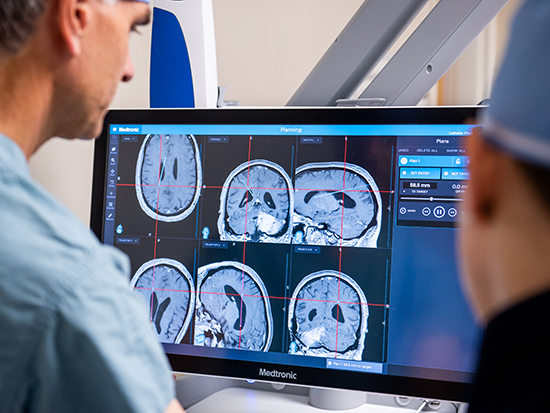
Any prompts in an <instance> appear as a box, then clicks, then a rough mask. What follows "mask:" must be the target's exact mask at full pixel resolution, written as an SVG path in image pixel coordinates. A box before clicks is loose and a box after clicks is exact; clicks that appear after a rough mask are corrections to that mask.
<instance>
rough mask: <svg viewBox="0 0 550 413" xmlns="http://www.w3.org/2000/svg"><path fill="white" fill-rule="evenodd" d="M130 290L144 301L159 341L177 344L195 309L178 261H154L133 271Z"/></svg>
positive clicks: (190, 287)
mask: <svg viewBox="0 0 550 413" xmlns="http://www.w3.org/2000/svg"><path fill="white" fill-rule="evenodd" d="M131 286H132V287H133V288H134V289H135V290H136V291H138V292H139V293H140V294H141V295H143V297H144V298H145V300H146V302H147V305H148V306H149V308H150V311H151V314H150V317H151V323H152V326H153V330H154V331H155V333H156V334H157V337H158V339H159V341H161V342H163V343H180V342H181V340H182V339H183V336H184V335H185V333H186V331H187V328H188V327H189V323H190V321H191V317H192V315H193V309H194V306H195V291H194V288H193V281H192V278H191V274H189V271H187V268H185V267H184V266H183V265H182V264H181V263H179V262H178V261H175V260H172V259H167V258H157V259H156V260H151V261H148V262H146V263H145V264H143V265H142V266H141V267H139V269H138V270H137V271H136V273H135V275H134V277H133V278H132V281H131Z"/></svg>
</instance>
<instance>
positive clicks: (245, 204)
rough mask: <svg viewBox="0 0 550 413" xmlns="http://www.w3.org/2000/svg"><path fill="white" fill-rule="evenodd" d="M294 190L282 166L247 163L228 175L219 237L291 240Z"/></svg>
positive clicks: (268, 163) (224, 186) (277, 241)
mask: <svg viewBox="0 0 550 413" xmlns="http://www.w3.org/2000/svg"><path fill="white" fill-rule="evenodd" d="M293 206H294V192H293V191H292V183H291V181H290V177H289V176H288V174H287V173H286V172H285V170H284V169H283V168H281V167H280V166H279V165H277V164H275V163H273V162H270V161H266V160H254V161H250V162H245V163H243V164H241V165H239V166H238V167H237V168H235V169H234V170H233V171H232V172H231V174H230V175H229V176H228V177H227V180H226V181H225V183H224V185H223V189H222V192H221V195H220V211H219V216H218V233H219V234H220V239H222V240H229V241H252V242H273V243H290V236H291V231H292V228H291V217H292V210H293Z"/></svg>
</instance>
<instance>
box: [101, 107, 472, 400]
mask: <svg viewBox="0 0 550 413" xmlns="http://www.w3.org/2000/svg"><path fill="white" fill-rule="evenodd" d="M475 111H476V109H475V108H377V109H373V108H366V109H355V108H353V109H350V108H340V109H339V108H319V109H314V108H300V109H294V108H293V109H286V108H283V109H223V110H222V109H218V110H204V109H203V110H200V109H184V110H124V111H111V112H110V113H109V114H108V115H107V117H106V119H105V125H104V130H103V133H102V135H101V138H99V139H98V140H97V142H96V152H95V161H94V162H95V171H94V182H93V188H94V189H93V200H92V220H91V222H92V229H93V230H94V232H95V233H96V234H97V235H98V237H99V238H100V239H101V241H102V242H103V243H105V244H110V245H114V246H115V247H116V248H118V249H120V250H122V251H123V252H125V253H126V254H127V255H128V256H129V257H130V260H131V266H132V274H131V279H130V280H129V282H130V283H131V286H132V287H133V288H134V289H135V290H136V291H137V292H138V293H139V294H141V295H142V296H143V300H144V302H145V303H146V304H147V306H148V308H150V318H151V325H152V329H153V331H154V333H155V334H156V335H157V337H158V339H159V341H160V342H162V344H163V346H164V349H165V351H166V353H167V355H168V357H169V360H170V362H171V365H172V367H173V369H174V370H176V371H182V372H189V373H196V374H207V375H217V376H224V377H238V378H246V379H254V380H266V381H280V382H285V383H295V384H301V385H311V386H319V387H328V388H344V389H353V390H364V391H372V392H381V393H392V394H399V395H406V396H418V397H431V398H438V399H443V400H452V401H465V400H467V397H468V392H469V387H470V383H471V381H472V377H473V371H474V369H475V362H476V354H477V349H478V343H479V341H480V329H479V328H478V327H477V326H476V323H475V321H474V319H473V316H472V314H471V312H470V310H469V308H468V305H467V303H466V301H465V298H464V297H463V294H462V292H461V289H460V283H459V277H458V272H457V268H456V267H457V266H456V258H455V235H456V232H457V230H458V229H457V226H458V221H459V219H460V214H461V212H460V202H461V201H462V194H463V193H464V189H465V188H466V187H467V179H468V170H467V165H468V158H467V157H466V156H465V150H464V144H463V137H464V136H466V135H468V134H469V133H470V131H471V128H472V126H471V125H466V124H464V122H465V121H467V120H468V119H472V118H475Z"/></svg>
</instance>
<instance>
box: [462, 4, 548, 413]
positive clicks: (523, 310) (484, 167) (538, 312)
mask: <svg viewBox="0 0 550 413" xmlns="http://www.w3.org/2000/svg"><path fill="white" fill-rule="evenodd" d="M548 39H550V1H548V0H527V1H526V2H525V3H524V5H523V6H522V8H521V9H520V11H519V12H518V15H517V16H516V19H515V21H514V24H513V28H512V34H511V39H510V44H509V48H508V51H507V54H506V57H505V59H504V62H503V65H502V68H501V70H500V73H499V75H498V78H497V80H496V83H495V86H494V90H493V93H492V97H491V103H490V107H489V109H488V110H487V113H486V116H485V119H484V124H485V126H484V127H483V128H482V129H476V130H474V134H473V135H472V136H471V137H469V138H468V142H467V150H468V153H469V157H470V180H469V181H468V190H467V194H466V197H465V199H464V205H463V216H464V220H463V223H462V226H463V229H462V231H461V243H460V244H461V250H462V256H463V257H462V258H463V265H464V270H465V271H464V281H465V286H466V290H467V292H468V293H469V296H470V299H471V302H472V304H473V307H474V308H475V310H476V313H477V315H478V317H479V319H480V320H481V321H482V323H483V324H484V325H485V327H486V329H485V337H484V340H483V346H482V351H481V357H480V362H479V368H478V373H477V377H476V380H475V384H474V392H473V396H472V399H471V403H470V410H469V411H470V413H477V412H499V413H506V412H518V413H519V412H550V403H549V401H548V395H547V394H546V392H547V391H548V389H549V388H550V378H549V375H548V371H549V370H550V332H549V329H548V319H549V317H550V191H549V185H550V116H549V114H548V108H549V107H550V104H549V100H548V99H549V98H550V82H549V80H548V70H549V69H550V48H549V47H548Z"/></svg>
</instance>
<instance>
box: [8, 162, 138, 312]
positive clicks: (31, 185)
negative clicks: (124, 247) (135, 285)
mask: <svg viewBox="0 0 550 413" xmlns="http://www.w3.org/2000/svg"><path fill="white" fill-rule="evenodd" d="M0 227H1V228H2V229H3V230H2V231H1V232H0V246H1V248H0V262H1V263H2V266H0V287H1V288H4V289H10V290H13V291H14V292H15V291H16V290H17V291H20V292H21V293H22V294H23V295H25V294H26V295H27V296H29V297H32V298H33V299H36V298H38V297H37V296H42V297H49V299H50V300H52V302H55V301H56V300H57V299H58V298H59V296H60V295H62V294H68V293H70V291H71V290H73V289H74V288H76V287H77V286H79V285H82V286H84V288H91V289H94V288H96V286H97V287H103V288H104V287H106V284H116V285H119V286H122V285H124V284H127V282H128V276H129V266H128V260H127V257H125V256H124V255H123V254H122V253H120V252H119V251H116V250H115V249H114V248H110V247H107V246H104V245H101V244H100V243H99V241H98V240H97V239H96V238H95V236H94V235H92V234H91V232H90V231H89V229H88V228H87V227H86V226H85V225H84V224H83V223H82V222H81V221H80V220H79V219H78V218H77V217H76V216H74V214H72V213H71V212H70V211H69V210H68V209H67V208H65V207H64V206H63V205H62V204H61V203H60V202H59V201H57V200H56V199H55V198H53V196H51V195H50V194H49V193H48V192H47V191H45V190H44V189H43V188H42V187H41V186H40V185H39V184H37V183H36V182H34V181H33V180H32V179H31V178H30V177H28V176H26V175H25V174H20V173H18V172H17V171H8V173H5V174H0ZM39 301H40V300H39Z"/></svg>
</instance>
